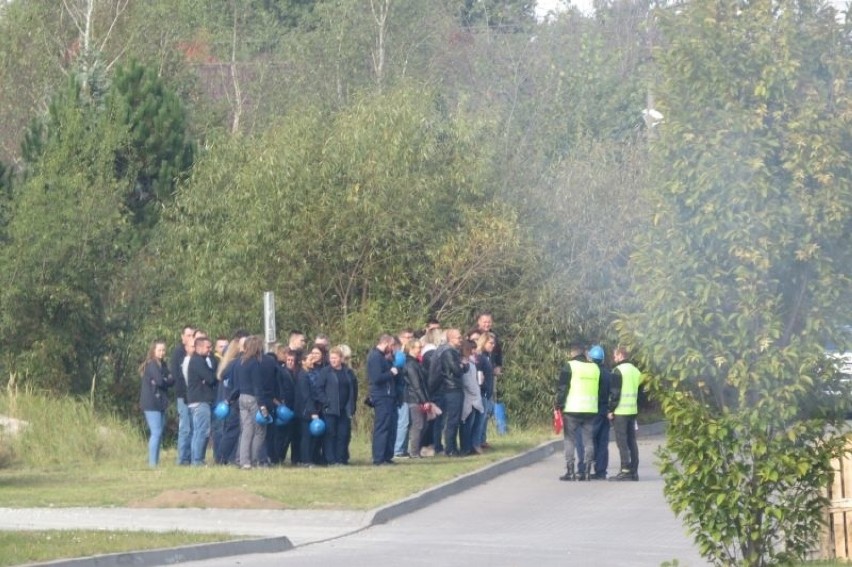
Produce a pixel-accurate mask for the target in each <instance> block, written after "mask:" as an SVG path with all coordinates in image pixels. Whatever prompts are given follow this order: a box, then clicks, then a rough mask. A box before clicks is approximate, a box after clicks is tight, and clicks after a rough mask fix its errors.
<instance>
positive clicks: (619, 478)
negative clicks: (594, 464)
mask: <svg viewBox="0 0 852 567" xmlns="http://www.w3.org/2000/svg"><path fill="white" fill-rule="evenodd" d="M636 478H637V480H638V478H639V477H636ZM610 480H612V481H615V482H624V481H625V480H633V474H632V473H630V472H629V471H621V472H620V473H618V474H617V475H615V476H614V477H612V478H611V479H610Z"/></svg>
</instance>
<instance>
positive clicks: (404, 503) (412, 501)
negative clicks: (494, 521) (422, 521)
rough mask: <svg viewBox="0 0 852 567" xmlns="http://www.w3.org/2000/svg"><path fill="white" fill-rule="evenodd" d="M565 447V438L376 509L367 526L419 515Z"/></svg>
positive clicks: (369, 516) (543, 444)
mask: <svg viewBox="0 0 852 567" xmlns="http://www.w3.org/2000/svg"><path fill="white" fill-rule="evenodd" d="M561 445H562V440H561V439H555V440H553V441H547V442H545V443H542V444H541V445H539V446H538V447H535V448H534V449H531V450H529V451H526V452H525V453H521V454H520V455H515V456H513V457H508V458H506V459H503V460H502V461H497V462H496V463H493V464H491V465H489V466H487V467H485V468H482V469H479V470H475V471H473V472H469V473H467V474H464V475H462V476H459V477H456V478H454V479H452V480H448V481H447V482H445V483H443V484H439V485H437V486H433V487H431V488H428V489H426V490H424V491H422V492H418V493H417V494H414V495H412V496H409V497H408V498H405V499H403V500H399V501H397V502H394V503H392V504H388V505H386V506H382V507H380V508H376V509H374V510H372V511H371V512H370V513H368V520H367V525H370V526H375V525H377V524H384V523H386V522H389V521H391V520H394V519H396V518H399V517H400V516H404V515H406V514H410V513H412V512H416V511H417V510H420V509H421V508H425V507H426V506H431V505H432V504H435V503H436V502H440V501H441V500H444V499H445V498H449V497H450V496H454V495H456V494H459V493H460V492H464V491H465V490H468V489H469V488H473V487H474V486H478V485H480V484H482V483H483V482H488V481H489V480H491V479H494V478H497V477H498V476H500V475H503V474H506V473H507V472H511V471H513V470H515V469H519V468H521V467H526V466H528V465H531V464H533V463H536V462H538V461H540V460H542V459H545V458H547V457H549V456H550V455H552V454H553V453H554V452H555V451H556V450H557V447H559V446H561Z"/></svg>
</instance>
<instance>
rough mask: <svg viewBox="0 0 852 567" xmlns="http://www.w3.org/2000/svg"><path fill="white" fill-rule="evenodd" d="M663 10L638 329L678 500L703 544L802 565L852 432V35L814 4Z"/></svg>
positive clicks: (755, 561)
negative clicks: (850, 400)
mask: <svg viewBox="0 0 852 567" xmlns="http://www.w3.org/2000/svg"><path fill="white" fill-rule="evenodd" d="M659 18H660V25H661V29H662V33H663V37H664V38H665V43H664V44H663V46H662V47H660V49H659V50H658V52H657V53H656V58H657V61H658V62H659V65H660V68H659V76H660V83H659V85H658V86H657V87H655V96H656V97H657V98H658V100H659V110H660V111H661V112H662V114H663V115H664V117H665V118H664V120H665V121H664V123H663V124H661V125H660V126H658V127H657V132H656V135H655V136H654V139H653V140H652V143H651V148H650V149H651V152H652V155H653V164H654V165H653V172H652V175H651V183H650V187H649V197H650V200H651V203H652V206H653V217H652V218H653V222H652V223H651V224H650V225H649V226H648V227H647V233H644V234H643V235H642V236H641V238H640V239H639V240H638V244H637V248H636V252H635V254H634V260H635V262H634V265H633V268H634V269H635V271H636V278H637V282H636V284H635V291H636V294H637V299H638V305H639V306H640V309H639V310H638V311H636V312H634V313H631V314H630V315H628V316H626V317H625V318H624V319H623V321H622V322H621V324H620V329H621V331H622V334H623V338H624V340H625V341H626V342H628V343H629V344H630V345H631V346H632V347H633V348H634V349H635V350H636V351H637V352H638V353H639V354H640V355H641V359H642V361H643V363H644V364H645V365H647V368H648V370H650V371H651V372H652V373H653V374H654V375H655V377H656V390H657V395H658V396H659V397H660V398H661V400H662V406H663V410H664V411H665V414H666V416H667V418H668V420H669V428H668V436H667V442H666V445H665V446H664V448H663V449H662V451H661V453H660V458H661V462H662V474H663V477H664V480H665V494H666V497H667V498H668V500H669V502H670V503H671V505H672V507H673V509H674V510H675V511H676V512H677V513H678V514H680V515H681V516H682V517H683V519H684V521H685V523H686V525H687V526H688V528H689V529H690V531H691V532H692V533H693V535H694V536H695V538H696V541H697V543H698V546H699V549H700V551H701V553H702V554H703V555H704V556H705V557H707V558H708V559H709V560H710V561H712V562H713V563H714V564H716V565H749V566H763V565H776V564H788V563H791V562H796V561H798V560H800V559H801V558H802V557H803V556H805V554H806V553H807V552H808V551H809V550H810V549H812V547H813V545H814V543H815V541H816V539H817V538H818V537H819V534H820V530H821V527H822V514H823V510H824V506H825V504H826V502H825V497H824V496H823V493H822V490H823V488H824V487H825V486H826V485H827V483H828V481H829V479H830V477H831V473H832V471H831V467H830V458H831V457H832V456H834V455H837V454H838V452H839V451H841V450H842V446H843V443H844V442H845V440H844V439H843V438H842V437H841V436H838V435H837V431H838V430H836V429H832V425H838V422H839V421H840V418H841V417H842V413H838V412H837V411H835V410H836V408H834V407H833V406H834V405H835V404H833V403H831V399H826V394H825V392H826V391H827V390H832V389H836V388H837V387H838V385H837V384H836V383H832V380H834V379H835V378H836V376H835V374H834V373H833V372H832V371H831V369H830V368H827V366H828V365H826V364H825V361H824V360H823V353H822V347H821V339H822V337H823V336H824V335H826V334H830V333H831V329H832V328H833V326H834V325H835V324H836V323H837V322H838V321H837V319H838V315H842V314H844V313H848V308H849V304H848V303H843V297H844V295H843V294H845V293H846V291H845V290H848V289H849V288H850V283H852V282H850V270H851V268H850V263H849V261H848V260H849V254H850V250H849V248H850V247H849V234H850V228H852V170H850V167H852V166H851V165H850V162H849V159H848V149H849V147H850V132H852V112H850V111H851V110H852V108H850V98H849V91H848V88H849V82H848V79H849V70H850V68H849V64H850V58H849V57H848V48H849V45H848V44H847V43H845V42H847V41H848V36H845V37H844V36H843V34H841V33H839V32H840V30H839V27H838V24H837V23H836V21H835V15H834V12H833V10H830V9H827V8H826V7H825V6H823V5H821V4H815V3H811V2H799V1H796V0H777V1H771V2H759V3H742V2H715V1H704V0H701V1H696V2H689V3H686V4H683V5H681V6H679V7H678V9H677V10H676V11H675V10H670V11H663V12H662V13H661V14H660V16H659ZM829 398H830V397H829Z"/></svg>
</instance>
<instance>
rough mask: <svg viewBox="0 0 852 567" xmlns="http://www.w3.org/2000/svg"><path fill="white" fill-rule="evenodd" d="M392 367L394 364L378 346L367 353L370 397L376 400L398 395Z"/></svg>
mask: <svg viewBox="0 0 852 567" xmlns="http://www.w3.org/2000/svg"><path fill="white" fill-rule="evenodd" d="M391 368H393V364H392V363H391V361H390V360H388V359H387V357H385V354H384V353H383V352H382V351H380V350H379V349H378V348H375V347H374V348H373V349H372V350H371V351H370V354H368V355H367V385H368V388H369V394H370V399H372V400H374V401H375V400H379V399H382V398H394V397H396V388H395V387H394V378H395V376H394V374H393V373H392V372H391Z"/></svg>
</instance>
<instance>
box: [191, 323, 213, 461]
mask: <svg viewBox="0 0 852 567" xmlns="http://www.w3.org/2000/svg"><path fill="white" fill-rule="evenodd" d="M211 347H212V343H211V341H210V339H208V338H207V337H201V338H197V339H195V354H193V355H192V357H191V358H190V359H189V372H188V375H187V380H186V401H187V405H188V406H189V411H190V412H191V413H192V444H191V454H192V465H193V466H201V465H203V464H204V459H205V456H206V453H207V441H208V439H209V438H210V414H211V405H212V404H213V400H215V399H216V386H217V385H218V380H216V359H215V357H213V356H209V355H210V352H211Z"/></svg>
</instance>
